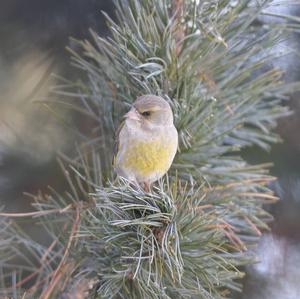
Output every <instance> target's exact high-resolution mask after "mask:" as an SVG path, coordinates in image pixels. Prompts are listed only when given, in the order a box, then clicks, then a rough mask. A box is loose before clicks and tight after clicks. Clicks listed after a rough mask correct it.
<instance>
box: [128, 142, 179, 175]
mask: <svg viewBox="0 0 300 299" xmlns="http://www.w3.org/2000/svg"><path fill="white" fill-rule="evenodd" d="M163 141H164V140H163ZM173 156H174V145H172V144H166V143H164V142H162V141H158V140H155V141H135V142H132V144H130V145H128V147H127V149H126V151H125V153H124V158H123V159H122V160H123V163H122V164H123V165H122V166H123V167H125V168H129V169H132V170H133V171H135V172H137V173H138V174H139V175H140V176H149V175H152V174H153V173H154V172H156V173H161V174H164V173H165V172H166V171H167V170H168V169H169V167H170V163H171V159H172V158H173Z"/></svg>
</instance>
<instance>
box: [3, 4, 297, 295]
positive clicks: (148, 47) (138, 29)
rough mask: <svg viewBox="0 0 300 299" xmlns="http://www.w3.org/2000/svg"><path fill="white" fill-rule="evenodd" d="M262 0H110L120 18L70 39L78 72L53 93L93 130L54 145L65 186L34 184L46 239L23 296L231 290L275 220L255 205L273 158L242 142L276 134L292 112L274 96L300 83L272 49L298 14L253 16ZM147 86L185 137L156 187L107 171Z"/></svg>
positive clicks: (265, 198) (266, 199)
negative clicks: (67, 144)
mask: <svg viewBox="0 0 300 299" xmlns="http://www.w3.org/2000/svg"><path fill="white" fill-rule="evenodd" d="M269 3H270V2H269V1H259V2H258V1H256V2H255V3H253V2H252V1H246V0H243V1H238V2H234V3H233V2H232V1H230V0H219V1H217V0H215V1H192V0H191V1H184V2H183V1H181V0H177V1H170V0H164V1H158V0H157V1H156V0H151V1H148V0H147V1H146V0H142V1H136V0H124V1H116V8H117V17H118V20H117V21H113V20H112V19H110V18H109V17H108V16H106V18H107V22H108V24H109V26H110V28H111V36H110V37H108V38H101V37H99V36H98V35H97V34H96V33H95V32H92V33H91V34H92V41H78V44H79V46H80V47H81V49H82V54H78V53H74V52H71V53H72V63H73V64H74V66H75V67H77V68H79V69H80V70H82V71H83V73H84V74H85V75H86V82H77V83H74V84H72V83H70V82H68V81H66V80H64V81H63V82H62V84H61V86H58V87H57V88H56V89H54V92H56V94H59V95H60V96H61V97H62V98H64V97H65V98H71V99H73V101H74V109H76V110H77V111H82V112H83V114H84V115H85V116H86V117H89V119H90V120H91V124H92V125H93V129H92V130H90V135H87V136H82V143H81V144H79V146H78V147H77V148H76V150H77V152H78V155H77V157H76V158H75V159H71V158H69V157H66V156H65V155H63V154H61V157H62V159H63V161H64V162H63V163H61V166H62V169H63V171H64V173H65V174H66V180H67V182H68V183H69V189H68V190H67V191H66V193H64V194H58V193H57V192H56V191H55V190H50V191H49V194H45V195H43V196H42V195H38V196H36V198H35V199H36V204H35V208H36V209H37V211H36V212H32V213H30V214H28V215H27V216H35V217H37V218H38V219H39V220H40V223H41V224H42V225H43V226H44V227H45V229H46V231H47V232H48V233H49V235H51V236H52V237H53V240H54V241H53V243H51V244H50V246H49V247H48V248H43V249H41V247H38V249H37V251H36V252H38V254H37V256H39V257H40V258H41V260H42V262H43V263H42V264H41V265H40V267H38V268H37V269H34V270H33V272H32V273H31V274H29V276H27V277H30V278H31V277H32V276H34V277H36V276H38V277H36V281H35V283H34V285H33V286H32V288H31V290H30V291H29V294H30V295H29V296H33V295H35V296H41V297H42V298H71V297H72V296H73V297H72V298H74V296H75V295H74V294H75V293H77V295H78V296H79V297H78V298H83V297H84V296H87V298H153V299H155V298H226V297H229V296H230V294H231V293H230V292H231V291H236V290H237V291H240V290H241V285H240V280H239V279H240V278H241V277H242V276H243V273H242V266H244V265H247V264H249V263H252V262H254V261H255V260H256V259H255V256H253V255H252V254H251V251H249V248H251V246H253V245H255V244H256V243H257V240H258V238H259V236H260V235H261V232H262V231H263V230H267V229H268V225H267V224H268V222H269V221H271V219H272V218H271V216H270V215H269V214H268V213H267V212H265V211H264V210H263V208H262V206H263V204H269V203H272V202H274V201H276V197H274V195H273V194H272V192H271V191H270V190H269V189H268V184H269V182H270V181H271V180H273V179H274V178H273V177H271V176H269V175H268V168H269V166H270V165H269V164H266V165H249V164H248V163H247V162H246V161H244V160H243V159H242V158H241V157H240V155H239V153H240V151H241V150H242V149H243V148H245V147H247V146H249V145H254V144H256V145H258V146H260V147H262V148H263V149H268V148H269V146H270V144H271V143H273V142H276V141H277V140H278V136H276V135H275V134H273V133H272V128H274V126H275V125H276V120H277V119H278V118H279V117H283V116H285V115H287V114H289V113H290V112H289V111H288V109H287V108H286V107H284V106H282V105H281V102H282V100H283V99H284V98H286V97H287V94H288V90H289V89H290V88H291V87H292V88H293V90H298V89H299V87H300V86H299V83H297V82H295V83H293V84H286V83H284V82H282V72H281V71H280V70H278V69H274V68H273V67H272V60H273V59H275V58H276V57H277V56H276V55H273V54H272V55H270V53H271V50H272V47H273V46H274V45H276V44H277V43H278V42H279V41H280V40H281V39H282V38H283V35H282V34H283V33H286V32H289V31H290V30H291V29H293V30H294V29H295V28H298V29H299V24H297V25H296V24H295V23H293V24H291V25H290V24H289V23H288V22H286V23H280V24H278V25H276V24H274V26H272V27H270V28H266V26H263V24H261V23H259V22H255V21H256V20H257V18H258V17H259V16H260V15H261V14H262V11H263V9H264V8H266V7H267V6H268V5H269ZM285 19H287V18H285ZM293 21H295V20H293ZM278 28H280V31H279V30H278ZM74 90H75V92H74ZM146 93H152V94H158V95H160V96H162V97H164V98H165V99H166V100H167V101H169V103H170V105H171V106H172V109H173V112H174V116H175V124H176V128H177V129H178V132H179V138H180V151H179V152H178V153H177V155H176V159H175V162H174V163H173V165H172V168H171V170H170V171H169V173H168V176H166V177H165V178H164V179H163V180H161V181H159V182H158V183H157V185H156V186H155V187H154V190H153V192H152V193H147V192H144V191H143V190H140V189H137V188H133V187H132V186H131V185H130V184H129V182H127V181H125V180H122V179H116V178H115V174H114V172H113V169H112V167H111V163H110V161H111V158H112V148H113V143H114V136H113V132H114V131H115V129H116V128H117V126H118V124H119V122H120V119H121V116H122V115H123V113H124V112H125V111H126V110H128V107H129V105H130V103H132V101H134V100H135V98H136V97H137V96H139V95H141V94H146ZM61 101H62V102H63V99H62V100H61ZM75 102H77V104H76V103H75ZM80 135H81V134H80ZM25 216H26V215H25V214H24V213H22V214H7V213H6V214H4V213H2V214H0V217H5V218H6V217H11V218H13V217H15V218H18V217H25ZM61 228H63V229H61ZM22 240H24V239H22ZM31 244H32V243H31V241H30V240H29V238H28V245H29V247H30V250H33V252H35V249H34V246H32V245H31ZM52 244H53V245H52ZM0 248H1V247H0ZM5 248H6V247H5ZM52 259H53V260H54V262H53V263H51V261H52ZM50 263H51V265H50ZM44 264H45V266H43V265H44ZM28 279H29V278H26V277H25V278H24V277H23V278H21V277H20V279H18V281H17V283H16V284H15V286H20V287H23V282H24V281H27V280H28ZM84 283H86V284H87V285H90V287H88V288H86V287H83V284H84ZM15 291H16V288H15ZM74 292H75V293H74ZM77 295H76V296H77ZM24 296H25V295H24ZM70 296H71V297H70ZM80 296H81V297H80ZM24 298H26V296H25V297H24ZM29 298H30V297H29Z"/></svg>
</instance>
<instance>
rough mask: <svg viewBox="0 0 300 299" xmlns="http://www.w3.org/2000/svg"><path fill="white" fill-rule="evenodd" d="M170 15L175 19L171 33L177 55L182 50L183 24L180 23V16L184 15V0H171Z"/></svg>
mask: <svg viewBox="0 0 300 299" xmlns="http://www.w3.org/2000/svg"><path fill="white" fill-rule="evenodd" d="M172 15H173V16H174V20H175V29H174V31H173V34H174V37H175V43H176V47H175V51H176V55H177V56H178V55H179V54H180V52H181V50H182V40H183V39H184V36H185V25H184V24H183V23H182V17H183V15H184V0H173V2H172Z"/></svg>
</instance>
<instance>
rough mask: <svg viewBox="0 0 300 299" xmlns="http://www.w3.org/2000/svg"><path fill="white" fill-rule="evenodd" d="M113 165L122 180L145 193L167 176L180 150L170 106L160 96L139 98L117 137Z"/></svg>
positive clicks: (127, 115) (125, 118)
mask: <svg viewBox="0 0 300 299" xmlns="http://www.w3.org/2000/svg"><path fill="white" fill-rule="evenodd" d="M116 135H117V136H116V145H115V155H114V159H113V164H114V168H115V171H116V173H117V175H118V176H120V177H123V178H125V179H127V180H128V181H129V182H131V183H133V184H134V185H136V186H140V187H141V188H143V189H144V191H145V192H150V191H151V185H152V184H153V183H154V182H155V181H157V180H159V179H160V178H161V177H162V176H163V175H165V174H166V173H167V171H168V170H169V168H170V167H171V164H172V162H173V160H174V157H175V155H176V152H177V148H178V133H177V130H176V128H175V126H174V117H173V112H172V109H171V107H170V105H169V103H168V102H167V101H166V100H164V99H163V98H162V97H160V96H156V95H152V94H148V95H142V96H140V97H138V98H137V99H136V100H135V102H134V103H133V104H132V107H131V109H130V110H129V112H127V113H126V114H125V115H124V121H123V122H122V123H121V125H120V127H119V129H118V130H117V134H116Z"/></svg>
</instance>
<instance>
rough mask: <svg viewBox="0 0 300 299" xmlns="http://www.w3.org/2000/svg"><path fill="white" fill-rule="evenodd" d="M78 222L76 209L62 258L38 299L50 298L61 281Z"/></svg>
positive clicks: (78, 211) (78, 216)
mask: <svg viewBox="0 0 300 299" xmlns="http://www.w3.org/2000/svg"><path fill="white" fill-rule="evenodd" d="M79 222H80V210H79V208H78V207H77V208H76V216H75V220H74V222H73V225H72V230H71V233H70V236H69V240H68V244H67V247H66V250H65V253H64V255H63V257H62V259H61V261H60V263H59V265H58V266H57V268H56V270H55V271H54V273H53V275H52V279H51V281H50V283H49V285H48V287H47V288H46V289H45V291H44V292H43V293H42V295H41V297H40V298H41V299H48V298H50V296H51V293H52V292H53V290H54V289H55V287H56V286H57V284H58V282H59V281H60V279H61V277H62V275H63V271H62V270H63V268H64V267H65V266H66V265H67V263H66V260H67V257H68V255H69V251H70V248H71V245H72V242H73V239H74V236H75V234H76V232H77V229H78V225H79ZM67 268H68V267H67Z"/></svg>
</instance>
